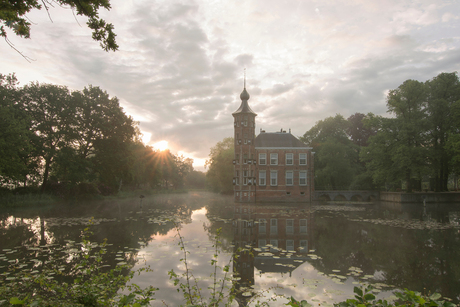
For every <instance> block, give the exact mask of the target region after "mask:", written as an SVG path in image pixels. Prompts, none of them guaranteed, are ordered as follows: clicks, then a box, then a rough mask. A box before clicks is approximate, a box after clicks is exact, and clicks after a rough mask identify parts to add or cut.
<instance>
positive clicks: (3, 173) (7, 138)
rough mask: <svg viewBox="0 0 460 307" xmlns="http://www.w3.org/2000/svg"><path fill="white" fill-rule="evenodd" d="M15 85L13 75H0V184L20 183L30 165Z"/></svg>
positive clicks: (25, 118) (28, 136)
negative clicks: (18, 181)
mask: <svg viewBox="0 0 460 307" xmlns="http://www.w3.org/2000/svg"><path fill="white" fill-rule="evenodd" d="M17 84H18V81H17V79H16V76H15V75H14V74H11V75H8V76H5V75H2V74H0V183H9V182H10V181H15V180H20V181H24V180H25V179H26V178H27V175H28V174H30V169H29V167H31V165H32V164H33V163H32V161H30V160H29V152H30V151H32V146H31V144H30V141H31V138H32V135H31V132H30V130H29V129H28V121H29V118H28V116H27V114H25V113H24V112H22V111H21V109H20V104H19V103H18V98H19V96H20V92H19V90H18V88H17Z"/></svg>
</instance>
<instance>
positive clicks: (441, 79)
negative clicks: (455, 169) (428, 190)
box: [425, 72, 460, 191]
mask: <svg viewBox="0 0 460 307" xmlns="http://www.w3.org/2000/svg"><path fill="white" fill-rule="evenodd" d="M425 85H426V87H427V94H428V99H427V103H428V104H427V112H428V125H429V127H428V129H429V137H430V139H431V140H430V143H431V146H430V155H429V159H430V164H431V167H432V172H433V173H432V176H433V177H434V179H435V180H434V181H435V190H436V191H447V190H448V189H447V182H448V178H449V175H450V173H451V158H452V156H451V155H449V153H448V145H447V144H448V143H449V138H450V137H454V135H456V134H458V128H457V127H458V122H455V120H454V117H453V110H452V108H453V105H454V104H455V103H456V102H457V101H459V100H460V80H459V79H458V75H457V73H456V72H453V73H441V74H439V75H437V76H436V77H434V78H433V79H431V80H428V81H427V82H426V83H425ZM454 138H455V137H454Z"/></svg>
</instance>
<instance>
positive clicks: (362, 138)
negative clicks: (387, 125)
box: [346, 112, 376, 146]
mask: <svg viewBox="0 0 460 307" xmlns="http://www.w3.org/2000/svg"><path fill="white" fill-rule="evenodd" d="M365 118H366V115H365V114H363V113H358V112H357V113H355V114H353V115H351V116H350V117H348V118H347V121H348V126H347V128H346V132H347V135H348V136H349V138H350V139H351V141H352V142H353V143H354V144H356V145H358V146H367V145H368V143H367V142H368V139H369V137H370V136H372V135H375V133H376V132H375V130H374V129H372V127H367V126H365V125H364V121H363V120H364V119H365Z"/></svg>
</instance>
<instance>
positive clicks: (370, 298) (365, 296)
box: [364, 293, 375, 301]
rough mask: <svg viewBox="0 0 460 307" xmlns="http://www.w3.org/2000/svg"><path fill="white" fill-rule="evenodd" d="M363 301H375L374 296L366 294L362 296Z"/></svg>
mask: <svg viewBox="0 0 460 307" xmlns="http://www.w3.org/2000/svg"><path fill="white" fill-rule="evenodd" d="M364 299H365V300H366V301H371V300H375V295H374V294H372V293H367V294H366V295H364Z"/></svg>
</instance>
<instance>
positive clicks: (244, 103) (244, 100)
mask: <svg viewBox="0 0 460 307" xmlns="http://www.w3.org/2000/svg"><path fill="white" fill-rule="evenodd" d="M249 97H250V96H249V93H248V92H247V91H246V87H245V88H244V89H243V91H242V92H241V94H240V98H241V105H240V107H239V108H238V110H236V111H235V112H233V113H232V115H235V114H240V113H251V114H254V115H256V116H257V114H256V113H255V112H254V111H253V110H251V108H250V107H249V104H248V100H249Z"/></svg>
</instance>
